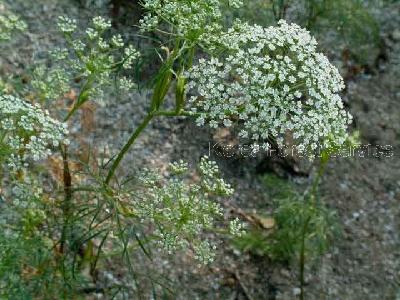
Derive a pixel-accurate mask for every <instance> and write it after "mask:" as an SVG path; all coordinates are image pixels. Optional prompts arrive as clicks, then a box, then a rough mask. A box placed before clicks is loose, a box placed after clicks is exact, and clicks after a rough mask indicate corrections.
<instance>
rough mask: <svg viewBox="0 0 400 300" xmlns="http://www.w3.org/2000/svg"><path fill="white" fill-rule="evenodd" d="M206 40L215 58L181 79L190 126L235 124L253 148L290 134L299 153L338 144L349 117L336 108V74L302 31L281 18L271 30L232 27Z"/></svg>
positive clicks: (340, 84) (339, 105) (338, 87)
mask: <svg viewBox="0 0 400 300" xmlns="http://www.w3.org/2000/svg"><path fill="white" fill-rule="evenodd" d="M208 43H209V44H210V45H213V47H214V48H223V49H224V50H225V51H224V53H225V55H224V56H222V58H214V57H212V58H210V59H207V60H206V59H200V60H199V62H198V64H197V65H195V66H194V67H193V68H192V69H191V71H190V72H189V74H188V77H189V79H190V83H189V87H190V89H191V93H193V94H194V96H192V97H191V98H190V100H189V105H190V107H191V110H192V111H193V112H195V113H196V114H197V115H198V118H197V124H198V125H199V126H202V125H203V124H205V123H208V124H209V125H210V126H211V127H212V128H217V127H219V126H225V127H230V126H232V125H235V124H237V125H239V126H240V127H241V130H240V132H239V136H240V137H241V138H245V139H249V140H251V141H252V142H253V143H264V144H263V145H264V146H266V147H267V146H268V144H267V143H265V141H267V140H268V139H274V140H276V142H277V143H278V145H279V146H281V147H282V146H284V141H285V138H286V137H288V136H292V138H293V139H294V141H295V142H296V147H297V150H298V151H299V152H304V151H307V152H309V151H314V150H316V148H318V147H319V148H325V147H330V144H331V143H334V144H336V145H337V144H338V145H341V144H342V143H343V142H344V141H345V140H346V138H347V126H348V124H349V123H351V120H352V118H351V115H350V114H349V113H347V112H346V111H345V110H344V109H343V103H342V99H341V97H340V95H339V92H340V91H341V90H342V89H343V88H344V83H343V79H342V77H341V76H340V74H339V72H338V70H337V69H336V68H335V67H334V66H333V65H332V64H331V63H330V62H329V61H328V59H327V58H326V57H325V56H324V55H323V54H321V53H318V52H317V51H316V46H317V42H316V41H315V39H314V38H313V37H311V36H310V34H309V32H308V31H306V30H305V29H302V28H300V27H299V26H298V25H295V24H290V25H289V24H287V23H286V22H285V21H283V20H281V21H279V23H278V26H277V27H268V28H263V27H261V26H257V25H248V24H243V23H237V24H236V25H235V26H234V27H233V28H231V29H230V30H229V31H228V32H226V33H225V34H223V35H221V36H219V37H218V39H217V38H213V40H209V41H208Z"/></svg>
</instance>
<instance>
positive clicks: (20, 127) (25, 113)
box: [0, 95, 68, 169]
mask: <svg viewBox="0 0 400 300" xmlns="http://www.w3.org/2000/svg"><path fill="white" fill-rule="evenodd" d="M67 134H68V130H67V125H66V124H63V123H60V122H58V121H56V120H54V119H52V118H51V117H50V116H49V113H48V112H47V111H43V110H42V109H41V108H40V107H39V106H38V105H32V104H30V103H27V102H26V101H24V100H22V99H19V98H16V97H13V96H9V95H0V149H1V150H2V151H1V153H0V159H1V160H3V159H4V160H5V161H6V163H7V164H8V166H9V167H10V168H11V169H20V168H23V167H26V166H27V162H28V160H30V159H32V160H34V161H37V160H40V159H44V158H46V157H47V156H49V155H50V154H51V150H50V149H51V147H57V146H58V145H59V144H60V143H62V142H64V143H66V142H67V140H66V139H65V137H66V135H67Z"/></svg>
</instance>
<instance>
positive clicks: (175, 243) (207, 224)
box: [130, 157, 241, 263]
mask: <svg viewBox="0 0 400 300" xmlns="http://www.w3.org/2000/svg"><path fill="white" fill-rule="evenodd" d="M169 171H170V173H171V177H170V178H168V179H167V180H164V179H163V178H162V177H161V176H160V175H159V174H157V173H155V172H153V171H149V170H147V171H145V172H144V173H143V174H142V175H141V177H140V182H141V184H140V186H142V188H140V186H139V187H136V188H135V191H134V192H133V193H132V194H131V195H130V198H131V199H133V201H132V205H133V211H135V214H136V215H137V216H138V217H139V218H140V219H141V220H142V222H143V224H149V225H150V227H152V228H154V229H153V234H154V236H155V237H156V238H157V240H158V243H159V244H160V246H161V247H162V248H163V249H164V250H165V251H167V252H168V253H170V254H171V253H174V252H176V251H179V250H188V249H191V250H192V251H193V253H194V257H195V258H196V259H197V260H198V261H200V262H201V263H208V262H211V261H213V259H214V256H215V254H214V252H215V251H214V249H215V248H216V245H214V244H213V242H212V241H211V240H209V239H207V238H206V237H205V236H204V234H206V233H207V232H209V231H213V229H214V228H215V227H216V225H215V221H216V220H217V219H218V218H220V217H221V215H222V207H221V206H220V205H219V204H218V202H216V201H215V200H216V199H217V198H218V197H224V196H230V195H232V193H233V189H232V188H231V186H230V185H229V184H227V183H226V182H225V181H224V180H223V179H222V178H221V177H220V174H219V169H218V166H217V164H216V163H215V162H213V161H210V160H208V158H207V157H203V158H202V159H201V162H200V164H199V167H198V175H199V179H198V180H196V182H190V181H189V180H188V179H187V175H188V173H189V171H188V165H187V163H185V162H183V161H179V162H176V163H172V164H170V166H169ZM138 189H139V191H138ZM234 222H235V224H234V227H235V228H238V229H237V230H236V231H234V232H231V233H232V234H239V233H240V230H241V227H240V228H239V227H238V226H240V224H238V221H234ZM231 228H232V225H231Z"/></svg>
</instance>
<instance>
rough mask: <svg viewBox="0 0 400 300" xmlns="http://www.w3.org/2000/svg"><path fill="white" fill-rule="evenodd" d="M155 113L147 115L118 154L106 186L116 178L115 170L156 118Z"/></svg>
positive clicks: (109, 172)
mask: <svg viewBox="0 0 400 300" xmlns="http://www.w3.org/2000/svg"><path fill="white" fill-rule="evenodd" d="M154 116H155V112H154V111H151V112H149V113H148V114H147V116H146V118H145V119H144V120H143V122H142V123H141V124H140V126H139V127H138V128H137V129H136V130H135V132H134V133H133V134H132V135H131V137H130V138H129V140H128V142H127V143H126V144H125V145H124V147H123V148H122V150H121V151H120V152H119V153H118V156H117V158H116V159H115V160H114V162H113V164H112V166H111V168H110V170H109V171H108V174H107V177H106V180H105V184H106V185H108V184H109V183H110V181H111V179H112V178H113V176H114V173H115V170H116V169H117V168H118V166H119V164H120V163H121V161H122V159H123V158H124V156H125V154H126V153H127V152H128V150H129V148H130V147H131V146H132V144H133V143H134V142H135V141H136V139H137V138H138V136H139V135H140V134H141V133H142V131H143V130H144V129H145V128H146V127H147V125H149V123H150V121H151V120H152V119H153V118H154Z"/></svg>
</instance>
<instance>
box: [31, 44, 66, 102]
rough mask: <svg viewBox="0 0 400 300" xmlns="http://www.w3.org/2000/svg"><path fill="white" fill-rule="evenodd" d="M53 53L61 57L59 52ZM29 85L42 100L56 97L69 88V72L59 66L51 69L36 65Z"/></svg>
mask: <svg viewBox="0 0 400 300" xmlns="http://www.w3.org/2000/svg"><path fill="white" fill-rule="evenodd" d="M54 55H57V57H58V58H60V57H63V56H61V55H62V53H61V52H55V53H54ZM31 85H32V87H33V88H34V89H35V91H36V92H37V93H38V97H39V98H40V100H41V101H42V102H43V101H44V100H46V99H57V98H59V97H60V96H62V95H64V94H65V93H67V92H68V91H69V90H70V88H71V87H70V78H69V74H68V73H67V72H66V71H65V70H64V69H63V68H60V67H56V68H54V69H51V70H47V69H46V68H45V67H44V66H39V67H37V68H36V69H35V70H34V71H33V76H32V81H31Z"/></svg>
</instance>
